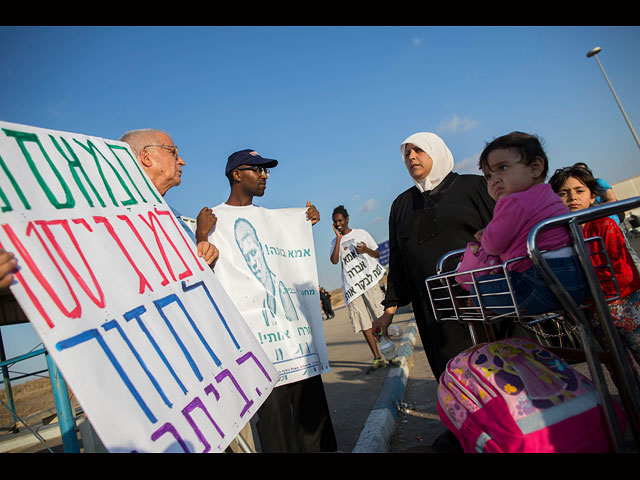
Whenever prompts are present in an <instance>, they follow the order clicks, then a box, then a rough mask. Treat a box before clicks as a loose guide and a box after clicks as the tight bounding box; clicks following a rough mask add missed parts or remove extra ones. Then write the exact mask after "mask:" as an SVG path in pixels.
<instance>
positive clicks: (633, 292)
mask: <svg viewBox="0 0 640 480" xmlns="http://www.w3.org/2000/svg"><path fill="white" fill-rule="evenodd" d="M549 184H550V185H551V187H552V188H553V191H554V192H556V193H557V194H558V195H559V196H560V198H561V199H562V200H563V201H564V203H565V204H566V205H567V207H569V210H571V211H572V212H577V211H579V210H584V209H585V208H589V207H591V206H592V205H593V204H594V201H595V199H596V196H597V195H598V194H599V191H600V188H599V185H598V182H597V180H596V179H595V178H594V177H593V175H592V174H591V172H589V171H588V170H586V169H584V168H581V167H577V166H573V167H568V168H563V169H560V170H556V172H555V173H554V174H553V176H552V177H551V179H550V180H549ZM582 231H583V234H584V237H585V238H591V237H600V238H602V240H603V241H604V246H605V248H606V250H607V252H608V254H609V259H610V261H611V266H612V267H613V272H614V273H615V278H616V282H617V283H618V288H619V291H620V297H619V298H618V299H617V300H613V301H611V302H608V306H609V313H610V314H611V319H612V320H613V324H614V326H615V327H616V329H617V330H618V332H619V333H620V338H621V340H622V344H623V345H624V347H625V349H626V350H627V356H628V358H629V363H630V364H631V367H632V370H633V372H634V374H635V375H636V379H637V380H640V373H639V371H638V367H637V366H636V365H634V364H633V360H632V359H631V358H630V357H629V355H631V357H633V358H634V359H635V360H636V362H638V363H639V364H640V292H639V290H640V276H639V275H638V270H637V268H636V266H635V263H634V262H633V259H632V257H631V254H630V253H629V250H628V249H627V246H626V242H625V239H624V236H623V234H622V231H621V230H620V227H619V226H618V224H617V223H616V222H615V221H614V220H612V219H611V217H603V218H597V219H595V220H592V221H590V222H587V223H585V224H584V225H582ZM591 252H592V255H591V260H592V262H593V264H594V267H598V266H601V265H604V264H605V263H606V258H605V257H604V255H603V254H602V253H600V254H598V252H601V246H600V244H599V243H596V242H594V243H593V244H592V246H591ZM595 270H596V273H597V275H598V279H599V280H600V285H601V287H602V289H603V291H604V293H605V296H615V294H616V289H615V286H614V284H613V282H612V281H611V273H610V271H609V270H608V269H604V268H596V269H595ZM585 313H586V314H587V317H588V318H589V321H590V322H591V325H592V328H593V332H594V335H595V336H596V338H597V339H598V341H599V342H600V344H601V345H602V346H603V348H606V345H607V342H606V340H605V337H604V333H603V330H602V327H601V325H600V322H599V321H598V317H597V315H596V314H595V312H593V311H592V310H591V309H589V310H587V311H586V312H585Z"/></svg>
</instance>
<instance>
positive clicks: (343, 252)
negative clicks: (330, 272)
mask: <svg viewBox="0 0 640 480" xmlns="http://www.w3.org/2000/svg"><path fill="white" fill-rule="evenodd" d="M359 243H364V244H365V245H367V246H368V247H369V248H372V249H373V250H377V249H379V247H378V245H377V244H376V242H375V240H374V239H373V238H372V237H371V235H370V234H369V233H368V232H367V231H366V230H362V229H359V228H354V229H352V230H351V232H349V233H348V234H347V235H343V236H342V239H341V241H340V251H339V258H340V263H341V266H342V293H343V295H344V303H345V305H348V304H349V302H351V301H352V300H354V299H356V298H358V297H359V296H360V295H362V294H363V293H364V292H366V291H367V290H369V289H370V288H373V287H377V285H378V283H379V282H380V280H381V279H382V277H383V276H384V274H385V269H384V267H382V265H380V263H379V262H378V260H376V259H375V258H373V257H372V256H370V255H368V254H362V255H361V254H358V251H357V250H356V246H357V245H358V244H359ZM335 244H336V238H334V239H333V240H332V241H331V247H330V251H331V252H333V250H334V248H335Z"/></svg>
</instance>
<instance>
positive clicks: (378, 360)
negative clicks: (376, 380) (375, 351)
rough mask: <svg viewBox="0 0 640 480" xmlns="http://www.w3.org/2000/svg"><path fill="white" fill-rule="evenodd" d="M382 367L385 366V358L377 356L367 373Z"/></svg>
mask: <svg viewBox="0 0 640 480" xmlns="http://www.w3.org/2000/svg"><path fill="white" fill-rule="evenodd" d="M382 367H384V358H376V359H375V360H374V361H373V363H372V364H371V366H370V367H369V369H368V370H367V374H369V373H371V372H375V371H376V370H378V369H380V368H382Z"/></svg>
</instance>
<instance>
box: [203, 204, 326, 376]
mask: <svg viewBox="0 0 640 480" xmlns="http://www.w3.org/2000/svg"><path fill="white" fill-rule="evenodd" d="M213 211H214V213H215V215H216V217H217V219H218V220H217V223H216V226H215V230H214V232H213V233H212V234H211V236H210V237H209V241H210V242H211V243H213V244H214V245H216V246H217V247H218V249H219V250H220V258H219V260H218V263H217V264H216V266H215V269H214V271H215V275H216V276H217V277H218V280H220V283H221V284H222V285H224V287H225V289H226V290H227V292H228V293H229V296H230V297H231V298H232V299H233V302H234V303H235V305H236V307H238V310H239V311H240V312H241V313H242V316H243V317H244V319H245V320H246V321H247V323H248V324H249V326H250V327H251V330H252V331H253V333H254V335H255V336H256V338H257V339H258V341H259V343H260V345H261V346H262V348H263V349H264V351H265V352H266V354H267V355H268V356H269V358H270V359H271V361H272V362H273V365H274V366H275V367H276V369H277V370H278V372H279V373H280V383H279V384H281V385H284V384H286V383H291V382H294V381H298V380H302V379H303V378H308V377H312V376H314V375H318V374H322V373H324V372H327V371H329V360H328V356H327V345H326V342H325V337H324V327H323V324H322V310H321V307H320V296H319V293H318V272H317V266H316V255H315V250H314V246H313V235H312V232H311V222H309V221H308V220H307V219H306V215H305V211H306V208H285V209H277V210H269V209H265V208H261V207H257V206H253V205H250V206H248V207H231V206H228V205H226V204H221V205H218V206H217V207H215V208H214V209H213Z"/></svg>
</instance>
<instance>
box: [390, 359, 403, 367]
mask: <svg viewBox="0 0 640 480" xmlns="http://www.w3.org/2000/svg"><path fill="white" fill-rule="evenodd" d="M400 365H402V362H401V361H400V359H399V358H398V357H395V358H392V359H391V360H389V366H390V367H399V366H400Z"/></svg>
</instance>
